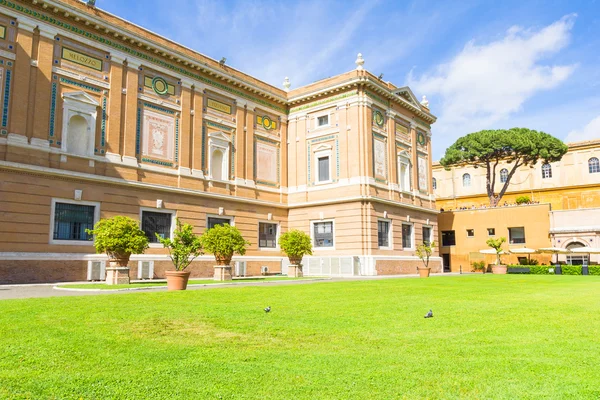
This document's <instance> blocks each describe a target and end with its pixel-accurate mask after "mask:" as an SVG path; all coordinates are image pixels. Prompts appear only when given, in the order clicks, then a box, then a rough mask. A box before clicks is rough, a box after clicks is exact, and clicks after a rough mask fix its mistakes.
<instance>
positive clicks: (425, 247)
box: [417, 242, 435, 278]
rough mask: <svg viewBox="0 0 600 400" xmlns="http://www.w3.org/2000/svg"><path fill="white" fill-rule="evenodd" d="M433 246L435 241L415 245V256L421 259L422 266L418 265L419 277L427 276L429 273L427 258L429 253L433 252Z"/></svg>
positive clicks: (429, 255)
mask: <svg viewBox="0 0 600 400" xmlns="http://www.w3.org/2000/svg"><path fill="white" fill-rule="evenodd" d="M434 248H435V242H431V243H421V244H420V245H418V246H417V257H419V258H420V259H421V261H423V265H424V267H423V268H421V267H418V268H417V270H418V271H419V276H420V277H421V278H428V277H429V274H430V273H431V268H430V267H429V258H430V257H431V254H433V250H434Z"/></svg>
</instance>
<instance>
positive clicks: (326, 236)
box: [313, 222, 333, 247]
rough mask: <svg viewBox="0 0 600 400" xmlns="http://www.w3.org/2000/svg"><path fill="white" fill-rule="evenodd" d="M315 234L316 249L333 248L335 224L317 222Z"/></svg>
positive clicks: (314, 229) (314, 228) (314, 227)
mask: <svg viewBox="0 0 600 400" xmlns="http://www.w3.org/2000/svg"><path fill="white" fill-rule="evenodd" d="M313 232H314V246H315V247H333V222H316V223H315V224H314V226H313Z"/></svg>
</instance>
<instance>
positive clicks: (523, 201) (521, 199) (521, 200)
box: [515, 196, 531, 205]
mask: <svg viewBox="0 0 600 400" xmlns="http://www.w3.org/2000/svg"><path fill="white" fill-rule="evenodd" d="M515 202H516V203H517V204H519V205H521V204H528V203H529V202H531V200H530V199H529V196H519V197H517V199H516V200H515Z"/></svg>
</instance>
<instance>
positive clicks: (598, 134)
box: [565, 115, 600, 142]
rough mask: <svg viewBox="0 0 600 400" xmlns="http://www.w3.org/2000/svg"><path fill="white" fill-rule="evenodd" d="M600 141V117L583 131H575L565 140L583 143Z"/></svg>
mask: <svg viewBox="0 0 600 400" xmlns="http://www.w3.org/2000/svg"><path fill="white" fill-rule="evenodd" d="M593 139H600V115H599V116H597V117H596V118H594V119H593V120H591V121H590V122H589V123H588V124H587V125H586V126H584V127H583V129H582V130H573V131H571V132H569V134H568V135H567V137H566V138H565V142H582V141H585V140H593Z"/></svg>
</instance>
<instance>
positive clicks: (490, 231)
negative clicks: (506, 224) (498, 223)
mask: <svg viewBox="0 0 600 400" xmlns="http://www.w3.org/2000/svg"><path fill="white" fill-rule="evenodd" d="M487 231H488V236H496V228H487Z"/></svg>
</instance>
